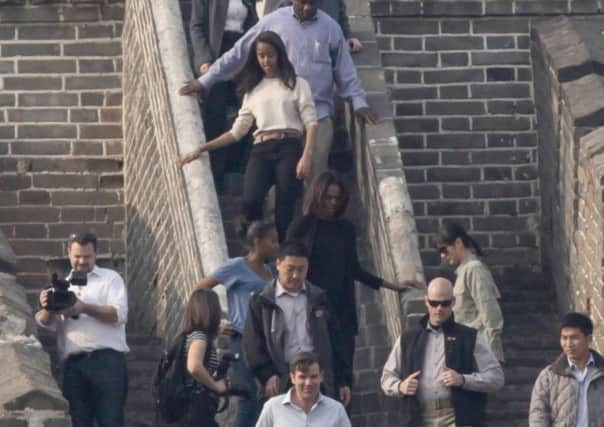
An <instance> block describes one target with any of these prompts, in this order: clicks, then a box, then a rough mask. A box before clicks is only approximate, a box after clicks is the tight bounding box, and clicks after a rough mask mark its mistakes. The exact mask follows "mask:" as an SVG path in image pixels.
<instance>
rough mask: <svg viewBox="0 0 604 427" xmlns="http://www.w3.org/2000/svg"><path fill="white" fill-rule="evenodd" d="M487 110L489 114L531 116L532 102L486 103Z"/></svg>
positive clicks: (532, 110) (532, 111) (533, 109)
mask: <svg viewBox="0 0 604 427" xmlns="http://www.w3.org/2000/svg"><path fill="white" fill-rule="evenodd" d="M487 110H488V112H489V113H490V114H533V113H534V112H535V108H534V106H533V102H532V101H529V100H526V101H516V100H514V101H511V100H510V101H488V102H487Z"/></svg>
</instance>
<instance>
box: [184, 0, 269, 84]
mask: <svg viewBox="0 0 604 427" xmlns="http://www.w3.org/2000/svg"><path fill="white" fill-rule="evenodd" d="M242 2H243V4H244V5H245V6H246V7H247V17H246V19H245V22H244V23H243V30H244V31H247V30H248V29H249V28H250V27H252V26H253V25H254V24H255V23H256V22H257V21H258V16H257V15H256V3H255V1H253V0H242ZM228 7H229V0H193V1H192V2H191V21H190V23H189V32H190V34H191V44H192V45H193V64H194V66H195V72H196V73H199V67H200V66H201V64H205V63H206V62H214V61H215V60H216V59H218V57H220V46H221V45H222V35H223V34H224V26H225V24H226V17H227V10H228Z"/></svg>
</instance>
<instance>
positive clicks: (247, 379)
mask: <svg viewBox="0 0 604 427" xmlns="http://www.w3.org/2000/svg"><path fill="white" fill-rule="evenodd" d="M231 352H232V353H233V354H235V353H239V355H240V356H242V355H243V353H242V350H241V334H240V333H235V334H234V335H233V336H231ZM233 383H234V385H236V386H237V387H239V388H241V389H245V390H246V391H247V392H248V393H249V398H245V397H240V398H239V402H238V407H237V418H236V419H235V424H234V425H233V427H254V426H255V425H256V420H257V419H258V415H260V409H261V406H260V401H259V399H258V390H257V387H256V378H255V377H254V373H253V372H252V370H251V369H250V368H248V366H247V365H246V363H245V361H244V360H243V357H241V358H240V359H239V360H238V361H237V362H236V363H235V364H234V365H233Z"/></svg>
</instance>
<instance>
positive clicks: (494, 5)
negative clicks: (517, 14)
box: [485, 0, 514, 16]
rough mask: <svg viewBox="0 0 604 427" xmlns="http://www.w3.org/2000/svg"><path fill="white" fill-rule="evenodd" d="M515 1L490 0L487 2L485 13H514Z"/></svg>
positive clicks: (489, 14) (490, 14) (488, 14)
mask: <svg viewBox="0 0 604 427" xmlns="http://www.w3.org/2000/svg"><path fill="white" fill-rule="evenodd" d="M513 13H514V3H513V2H510V1H509V0H490V1H487V2H485V15H487V16H492V15H513Z"/></svg>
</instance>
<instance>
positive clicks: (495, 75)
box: [487, 67, 515, 81]
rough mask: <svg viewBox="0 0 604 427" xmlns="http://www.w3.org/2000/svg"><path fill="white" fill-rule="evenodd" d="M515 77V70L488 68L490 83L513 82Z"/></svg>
mask: <svg viewBox="0 0 604 427" xmlns="http://www.w3.org/2000/svg"><path fill="white" fill-rule="evenodd" d="M514 77H515V71H514V69H513V68H507V67H497V68H487V80H488V81H513V80H514Z"/></svg>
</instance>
